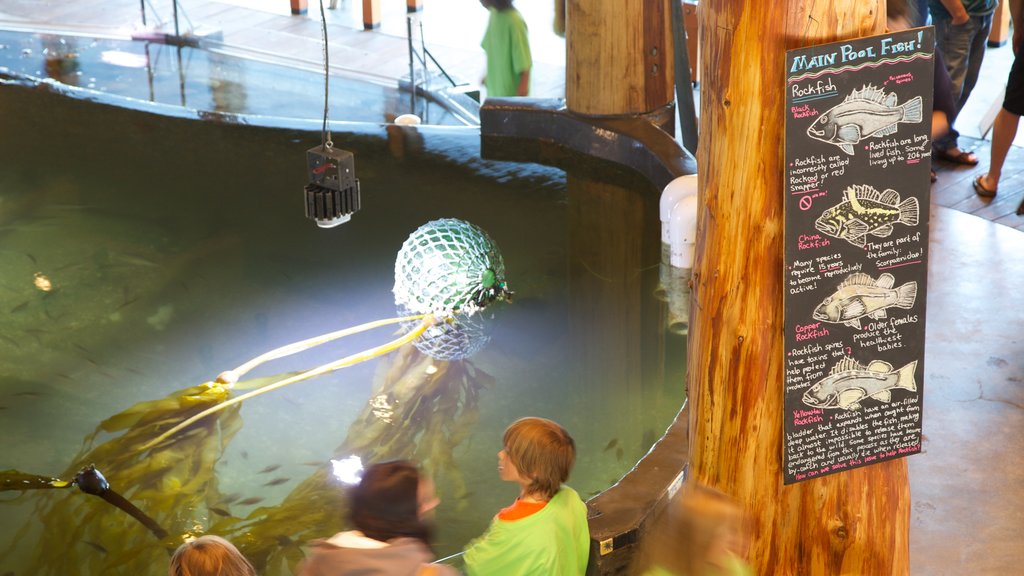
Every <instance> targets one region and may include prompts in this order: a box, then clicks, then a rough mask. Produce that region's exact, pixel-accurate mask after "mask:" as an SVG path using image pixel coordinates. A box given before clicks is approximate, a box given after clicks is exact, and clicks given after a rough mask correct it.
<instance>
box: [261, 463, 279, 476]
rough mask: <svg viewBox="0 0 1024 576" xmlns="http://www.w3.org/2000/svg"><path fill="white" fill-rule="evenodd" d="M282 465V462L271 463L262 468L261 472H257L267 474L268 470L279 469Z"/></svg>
mask: <svg viewBox="0 0 1024 576" xmlns="http://www.w3.org/2000/svg"><path fill="white" fill-rule="evenodd" d="M280 467H281V465H280V464H271V465H270V466H267V467H266V468H264V469H263V470H260V471H259V472H257V474H266V473H268V472H273V471H274V470H277V469H278V468H280Z"/></svg>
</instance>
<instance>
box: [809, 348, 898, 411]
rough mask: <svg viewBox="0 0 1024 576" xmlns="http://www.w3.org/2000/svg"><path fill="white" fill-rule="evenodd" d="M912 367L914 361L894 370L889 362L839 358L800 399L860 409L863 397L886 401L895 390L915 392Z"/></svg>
mask: <svg viewBox="0 0 1024 576" xmlns="http://www.w3.org/2000/svg"><path fill="white" fill-rule="evenodd" d="M915 370H917V360H914V361H913V362H911V363H910V364H907V365H906V366H904V367H903V368H900V369H899V370H895V371H894V370H893V369H892V364H889V363H888V362H884V361H882V360H874V361H872V362H871V363H870V364H868V365H867V366H863V365H862V364H861V363H859V362H857V361H856V360H854V359H853V358H843V359H842V360H840V361H839V362H838V363H837V364H836V365H835V366H833V367H832V371H831V372H830V373H829V375H828V376H826V377H824V378H822V379H821V380H819V381H818V383H817V384H815V385H814V386H811V387H810V388H809V389H808V390H807V391H806V392H804V397H803V401H804V404H807V405H808V406H813V407H814V408H841V409H843V410H860V403H861V401H862V400H864V399H865V398H874V399H875V400H878V401H880V402H890V401H892V391H893V390H895V389H901V390H908V391H910V392H916V391H917V383H916V382H914V371H915Z"/></svg>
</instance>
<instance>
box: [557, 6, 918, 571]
mask: <svg viewBox="0 0 1024 576" xmlns="http://www.w3.org/2000/svg"><path fill="white" fill-rule="evenodd" d="M698 20H699V26H700V54H701V63H700V69H701V71H700V78H701V95H700V104H701V113H700V135H701V140H700V146H699V148H698V154H697V164H698V166H699V167H700V169H699V174H700V190H701V191H700V197H699V202H700V214H699V223H698V231H697V236H698V244H697V257H696V263H695V266H694V285H693V306H692V309H693V312H692V317H691V324H690V343H689V345H690V348H689V358H690V360H689V361H690V365H689V366H690V369H689V373H688V376H687V384H688V390H689V398H690V403H691V407H690V437H691V443H690V477H691V478H694V479H696V480H699V481H702V482H704V483H706V484H709V485H711V486H714V487H716V488H718V489H720V490H722V491H724V492H726V493H728V494H730V495H732V496H734V497H735V498H737V499H738V500H739V501H740V502H741V503H743V505H744V507H745V509H746V512H747V513H748V515H749V517H750V519H751V530H750V536H751V547H750V553H749V560H750V562H751V565H752V567H753V569H754V573H755V574H783V575H819V574H821V575H832V574H836V575H838V574H886V575H905V574H907V573H908V571H909V521H910V509H909V507H910V492H909V483H908V474H907V463H906V460H905V459H897V460H890V461H886V462H883V463H881V464H877V465H873V466H866V467H862V468H857V469H854V470H850V471H847V472H842V473H838V474H833V475H830V476H825V477H821V478H817V479H813V480H808V481H804V482H800V483H797V484H792V485H789V486H783V483H782V481H783V473H782V451H783V448H782V442H783V309H782V300H783V246H784V244H783V234H784V230H783V225H784V220H783V175H784V166H783V141H784V110H783V108H784V102H785V94H784V86H785V84H784V82H785V70H784V67H785V51H786V50H787V49H790V48H797V47H801V46H809V45H812V44H820V43H824V42H831V41H836V40H841V39H845V38H854V37H859V36H868V35H872V34H877V33H881V32H882V31H883V28H884V26H885V3H884V2H883V1H882V0H868V1H864V0H813V1H812V0H780V1H779V2H776V3H772V4H771V5H770V8H769V5H768V4H765V5H764V7H763V9H762V7H760V6H759V7H758V8H757V9H754V8H753V5H752V4H751V3H749V2H746V1H745V0H701V1H700V2H699V3H698ZM570 27H571V23H570Z"/></svg>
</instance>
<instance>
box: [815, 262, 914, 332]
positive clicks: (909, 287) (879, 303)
mask: <svg viewBox="0 0 1024 576" xmlns="http://www.w3.org/2000/svg"><path fill="white" fill-rule="evenodd" d="M894 281H895V278H893V275H892V274H888V273H885V274H882V275H881V276H879V277H878V280H874V279H873V278H871V276H868V275H867V274H864V273H862V272H857V273H856V274H851V275H849V276H847V277H846V280H843V282H842V283H841V284H840V285H839V288H838V289H837V290H836V291H835V292H833V293H832V294H831V295H829V296H828V297H827V298H825V299H824V300H822V301H821V304H818V307H817V308H815V309H814V313H813V314H812V316H814V319H815V320H821V321H823V322H833V323H835V324H846V325H847V326H852V327H854V328H860V319H861V318H863V317H864V316H867V317H868V318H871V319H875V320H877V319H879V318H885V317H886V312H885V310H886V309H887V308H891V307H893V306H895V307H897V308H913V307H914V301H915V300H917V282H907V283H906V284H904V285H902V286H900V287H899V288H893V283H894Z"/></svg>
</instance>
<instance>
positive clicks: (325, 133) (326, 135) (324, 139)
mask: <svg viewBox="0 0 1024 576" xmlns="http://www.w3.org/2000/svg"><path fill="white" fill-rule="evenodd" d="M320 29H321V31H322V32H323V37H324V124H323V128H322V129H321V131H320V139H321V144H323V147H324V148H327V149H329V148H332V147H333V146H334V143H333V142H331V131H330V130H329V129H328V128H327V96H328V93H329V90H328V88H329V85H330V75H331V71H330V70H331V68H330V54H329V53H328V50H327V15H326V14H325V13H324V0H320Z"/></svg>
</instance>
